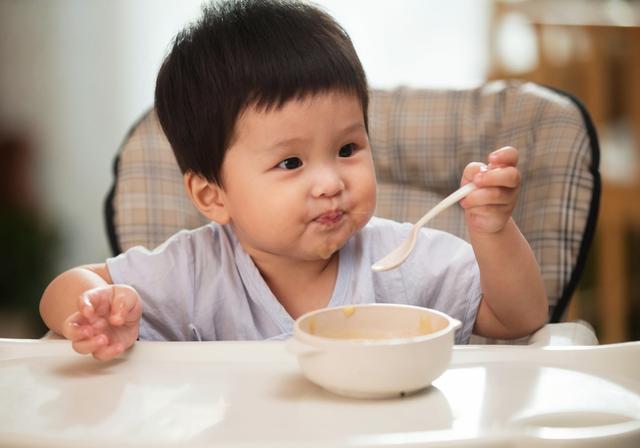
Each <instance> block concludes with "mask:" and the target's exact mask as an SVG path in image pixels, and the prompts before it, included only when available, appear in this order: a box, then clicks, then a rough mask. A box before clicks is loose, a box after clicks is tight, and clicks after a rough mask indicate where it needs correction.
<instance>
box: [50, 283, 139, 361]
mask: <svg viewBox="0 0 640 448" xmlns="http://www.w3.org/2000/svg"><path fill="white" fill-rule="evenodd" d="M141 315H142V305H141V300H140V296H139V295H138V293H137V291H136V290H135V289H133V288H132V287H130V286H127V285H109V286H102V287H99V288H95V289H91V290H89V291H86V292H85V293H83V294H82V295H81V296H80V297H79V298H78V311H76V312H75V313H73V314H71V315H70V316H69V317H68V318H67V319H66V320H65V322H64V325H63V331H62V334H63V336H64V337H66V338H67V339H69V340H70V341H71V345H72V347H73V349H74V350H75V351H76V352H78V353H81V354H91V355H93V357H94V358H96V359H99V360H101V361H107V360H110V359H113V358H115V357H116V356H118V355H120V354H121V353H122V352H124V351H125V350H126V349H128V348H129V347H131V346H132V345H133V343H134V342H135V341H136V339H137V338H138V331H139V326H140V316H141Z"/></svg>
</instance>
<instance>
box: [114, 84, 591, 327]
mask: <svg viewBox="0 0 640 448" xmlns="http://www.w3.org/2000/svg"><path fill="white" fill-rule="evenodd" d="M369 120H370V122H369V130H370V142H371V147H372V150H373V157H374V162H375V165H376V173H377V176H378V182H379V187H378V207H377V210H376V214H377V215H378V216H382V217H387V218H392V219H396V220H398V221H410V222H415V221H416V220H418V219H419V218H420V217H421V216H422V215H423V214H424V213H425V212H426V210H427V209H428V208H430V207H431V206H433V205H434V204H436V203H437V202H438V201H439V200H441V199H442V198H444V197H445V196H446V195H448V194H449V193H451V192H452V191H453V190H455V189H456V188H458V186H459V184H460V176H461V174H462V171H463V170H464V167H465V166H466V165H467V164H468V163H469V162H472V161H486V159H487V155H488V154H489V153H490V152H491V151H492V150H494V149H497V148H499V147H502V146H507V145H510V146H514V147H516V148H518V149H519V151H520V159H519V162H518V168H519V169H520V171H521V173H522V188H521V192H520V196H519V199H518V204H517V206H516V209H515V211H514V219H515V221H516V222H517V224H518V225H519V227H520V229H521V231H522V233H523V234H524V236H525V237H526V238H527V240H528V241H529V244H530V245H531V247H532V248H533V251H534V253H535V256H536V258H537V260H538V262H539V263H540V266H541V269H542V275H543V277H544V281H545V286H546V289H547V293H548V295H549V301H550V312H551V313H552V314H551V317H552V319H551V320H552V321H557V320H559V319H560V317H561V314H562V312H563V310H564V308H565V305H566V303H567V302H568V300H569V297H570V295H571V293H572V292H573V289H574V288H575V286H576V283H577V280H578V277H579V275H580V271H581V269H582V264H583V263H584V260H585V257H586V253H587V251H588V248H589V245H590V243H591V238H592V234H593V228H594V226H595V217H596V214H597V204H598V198H599V188H600V186H599V175H598V148H597V141H596V139H595V133H593V132H591V131H592V128H591V127H590V120H589V118H588V115H586V113H585V112H584V110H583V109H581V108H580V107H579V104H577V103H576V102H575V101H574V100H572V99H571V98H569V97H567V96H566V95H563V94H560V93H557V92H554V91H552V90H549V89H546V88H544V87H541V86H538V85H535V84H532V83H520V82H501V81H496V82H491V83H487V84H485V85H483V86H480V87H478V88H473V89H464V90H430V89H419V90H418V89H416V90H411V89H404V88H400V89H396V90H388V91H384V90H373V91H371V102H370V109H369ZM106 207H107V221H108V222H107V225H108V227H109V233H110V240H111V243H112V248H113V250H114V252H119V251H121V250H126V249H128V248H130V247H132V246H135V245H143V246H147V247H155V246H157V245H158V244H160V243H161V242H163V241H164V240H165V239H166V238H168V237H169V236H170V235H172V234H173V233H175V232H176V231H177V230H179V229H182V228H195V227H197V226H200V225H202V224H204V223H205V222H206V221H205V219H204V218H203V217H201V216H200V215H199V213H198V212H197V210H196V209H195V208H194V206H193V205H192V204H191V203H190V202H189V199H188V198H187V196H186V194H185V192H184V189H183V185H182V177H181V175H180V172H179V170H178V167H177V164H176V162H175V159H174V156H173V153H172V152H171V148H170V146H169V144H168V142H167V140H166V139H165V137H164V135H163V133H162V130H161V129H160V127H159V124H158V121H157V117H156V115H155V113H154V111H150V112H149V113H148V114H147V115H145V117H143V119H142V120H141V121H140V122H139V123H138V124H137V125H135V126H134V128H133V129H132V131H131V133H130V134H129V135H128V136H127V138H126V139H125V142H124V144H123V146H122V147H121V150H120V154H119V156H118V159H117V160H116V165H115V182H114V186H113V189H112V191H111V193H110V195H109V197H108V198H107V203H106ZM429 225H430V226H432V227H435V228H439V229H442V230H446V231H449V232H451V233H453V234H455V235H458V236H460V237H462V238H465V239H468V235H467V231H466V227H465V223H464V216H463V213H462V209H461V208H460V207H451V208H450V209H448V210H447V211H446V212H444V213H442V214H441V215H439V216H438V217H436V218H435V219H434V220H433V221H431V222H430V224H429Z"/></svg>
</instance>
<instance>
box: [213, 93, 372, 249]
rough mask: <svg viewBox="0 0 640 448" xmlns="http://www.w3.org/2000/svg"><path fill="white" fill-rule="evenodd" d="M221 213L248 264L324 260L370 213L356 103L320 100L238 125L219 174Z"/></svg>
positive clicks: (334, 97)
mask: <svg viewBox="0 0 640 448" xmlns="http://www.w3.org/2000/svg"><path fill="white" fill-rule="evenodd" d="M222 179H223V182H224V189H223V191H224V193H223V194H224V197H225V206H226V208H227V211H228V212H229V214H230V217H231V223H232V225H233V227H234V230H235V232H236V235H237V237H238V239H239V241H240V242H241V244H242V245H243V247H244V248H245V250H246V251H247V252H248V253H249V254H250V255H252V256H253V257H254V258H256V257H258V258H262V259H265V256H266V257H270V256H276V257H281V258H285V259H289V260H293V261H297V260H298V261H302V260H307V261H311V260H319V259H328V258H330V257H331V255H333V254H334V253H335V252H336V251H337V250H339V249H340V248H341V247H342V246H343V245H344V244H345V243H346V241H347V240H348V239H349V237H350V236H351V235H353V234H354V233H355V232H357V231H358V230H360V229H361V228H362V227H363V226H364V225H365V224H366V223H367V222H368V221H369V219H370V218H371V216H372V214H373V211H374V209H375V201H376V181H375V174H374V168H373V160H372V157H371V149H370V147H369V139H368V137H367V133H366V130H365V126H364V117H363V113H362V108H361V106H360V102H359V101H358V99H357V97H355V96H352V95H346V94H340V93H323V94H318V95H316V96H313V97H309V98H305V99H303V100H291V101H289V102H287V103H285V105H284V106H283V107H282V108H280V109H277V110H269V111H262V110H256V109H255V108H253V107H251V108H249V109H247V110H246V111H245V112H244V113H243V114H242V115H241V117H240V119H239V121H238V123H237V126H236V134H235V139H234V141H233V143H232V146H231V147H230V148H229V150H228V151H227V154H226V156H225V161H224V163H223V166H222Z"/></svg>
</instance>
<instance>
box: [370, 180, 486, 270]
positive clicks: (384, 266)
mask: <svg viewBox="0 0 640 448" xmlns="http://www.w3.org/2000/svg"><path fill="white" fill-rule="evenodd" d="M477 188H478V187H476V185H475V184H474V183H473V182H469V183H468V184H465V185H463V186H462V187H460V188H458V189H457V190H456V191H454V192H453V193H451V194H450V195H449V196H447V197H446V198H444V199H443V200H442V201H440V202H439V203H437V204H436V205H435V206H434V207H433V208H432V209H431V210H429V211H428V212H427V213H425V215H424V216H423V217H422V218H420V220H419V221H418V222H416V223H415V224H414V225H413V227H412V228H411V232H409V235H408V236H407V238H406V239H405V240H404V241H403V242H402V244H400V245H399V246H398V247H397V248H395V249H394V250H392V251H391V252H390V253H389V254H387V255H386V256H384V257H382V258H381V259H380V260H378V261H376V262H375V263H374V264H373V265H372V266H371V269H372V270H373V271H375V272H382V271H388V270H390V269H394V268H397V267H398V266H400V265H401V264H402V263H404V261H405V260H406V259H407V257H408V256H409V254H410V253H411V251H412V250H413V248H414V246H415V245H416V240H417V238H418V231H419V230H420V228H422V226H424V225H425V224H426V223H427V222H429V221H431V220H432V219H433V218H435V217H436V216H437V215H438V214H440V212H442V211H444V210H446V209H447V208H449V207H450V206H452V205H453V204H455V203H456V202H458V201H459V200H461V199H463V198H465V197H466V196H467V195H468V194H469V193H471V192H472V191H474V190H476V189H477Z"/></svg>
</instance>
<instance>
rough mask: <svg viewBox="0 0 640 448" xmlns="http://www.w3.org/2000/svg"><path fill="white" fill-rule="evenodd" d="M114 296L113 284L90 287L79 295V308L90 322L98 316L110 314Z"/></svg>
mask: <svg viewBox="0 0 640 448" xmlns="http://www.w3.org/2000/svg"><path fill="white" fill-rule="evenodd" d="M112 297H113V286H111V285H109V286H100V287H98V288H94V289H90V290H88V291H85V292H84V293H83V294H81V295H80V297H78V310H79V311H80V313H82V315H83V316H84V317H85V318H86V319H87V320H88V321H89V322H94V321H95V320H96V317H97V316H108V315H109V310H110V309H111V300H112Z"/></svg>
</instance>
